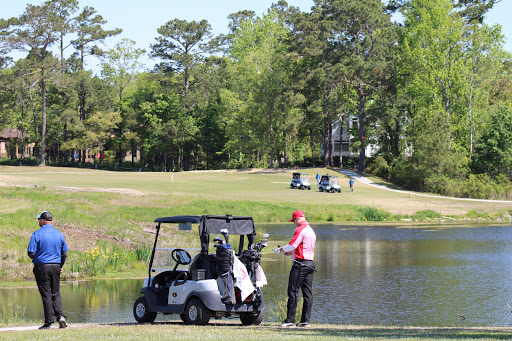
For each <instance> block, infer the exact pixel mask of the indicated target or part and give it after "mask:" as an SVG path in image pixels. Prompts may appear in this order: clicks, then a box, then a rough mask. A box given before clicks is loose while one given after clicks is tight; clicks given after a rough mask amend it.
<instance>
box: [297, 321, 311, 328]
mask: <svg viewBox="0 0 512 341" xmlns="http://www.w3.org/2000/svg"><path fill="white" fill-rule="evenodd" d="M297 327H300V328H309V323H307V322H301V323H297Z"/></svg>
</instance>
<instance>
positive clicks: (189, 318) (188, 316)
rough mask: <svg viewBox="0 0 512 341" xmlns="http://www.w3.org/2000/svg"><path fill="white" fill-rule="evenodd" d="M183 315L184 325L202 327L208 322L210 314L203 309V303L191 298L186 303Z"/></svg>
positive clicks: (206, 309)
mask: <svg viewBox="0 0 512 341" xmlns="http://www.w3.org/2000/svg"><path fill="white" fill-rule="evenodd" d="M183 315H185V316H184V318H185V320H184V322H185V324H196V325H199V326H204V325H205V324H208V321H210V317H211V312H210V310H208V308H206V307H205V305H204V304H203V302H201V301H200V300H199V299H197V298H193V299H192V300H190V302H188V304H187V308H186V309H185V313H184V314H183ZM182 318H183V317H182Z"/></svg>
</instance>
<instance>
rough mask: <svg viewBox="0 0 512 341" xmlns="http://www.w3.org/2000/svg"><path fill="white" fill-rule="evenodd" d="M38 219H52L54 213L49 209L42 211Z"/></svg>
mask: <svg viewBox="0 0 512 341" xmlns="http://www.w3.org/2000/svg"><path fill="white" fill-rule="evenodd" d="M37 219H43V220H45V221H52V214H51V213H50V212H48V211H43V212H41V214H40V215H38V216H37Z"/></svg>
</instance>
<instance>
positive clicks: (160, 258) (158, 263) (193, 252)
mask: <svg viewBox="0 0 512 341" xmlns="http://www.w3.org/2000/svg"><path fill="white" fill-rule="evenodd" d="M175 249H178V248H174V247H157V248H156V249H155V258H154V259H153V266H152V267H151V270H152V272H162V271H167V270H172V269H174V267H175V266H176V261H175V260H174V259H173V257H172V255H173V253H172V252H173V250H175ZM179 249H182V250H185V251H187V252H188V254H189V255H190V260H191V261H190V262H188V264H187V265H178V267H177V269H188V267H189V266H190V264H191V263H192V260H193V259H194V257H195V256H197V255H198V254H199V253H200V252H201V248H199V247H198V248H179ZM174 257H176V258H177V255H176V253H175V256H174Z"/></svg>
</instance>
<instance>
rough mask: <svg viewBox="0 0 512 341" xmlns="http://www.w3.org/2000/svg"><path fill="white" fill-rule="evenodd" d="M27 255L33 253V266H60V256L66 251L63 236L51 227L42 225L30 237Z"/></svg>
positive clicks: (66, 247)
mask: <svg viewBox="0 0 512 341" xmlns="http://www.w3.org/2000/svg"><path fill="white" fill-rule="evenodd" d="M27 251H28V253H34V254H35V256H34V258H33V259H32V263H34V264H62V262H61V260H62V259H61V256H62V254H65V253H66V252H67V251H68V246H67V245H66V240H65V239H64V235H63V234H62V233H61V232H60V231H58V230H56V229H55V228H54V227H53V226H52V225H43V226H41V228H40V229H39V230H37V231H35V232H34V233H32V237H30V242H29V244H28V249H27Z"/></svg>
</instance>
